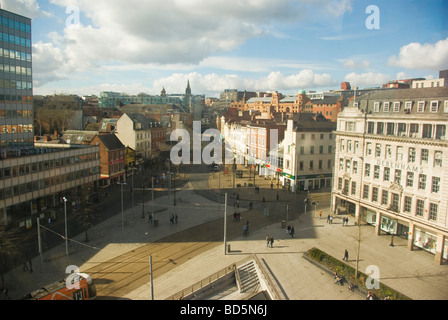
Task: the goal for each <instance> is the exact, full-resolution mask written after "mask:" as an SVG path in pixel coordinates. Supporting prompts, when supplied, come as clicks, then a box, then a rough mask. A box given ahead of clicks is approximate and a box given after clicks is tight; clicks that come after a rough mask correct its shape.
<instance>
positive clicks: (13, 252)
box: [0, 220, 20, 288]
mask: <svg viewBox="0 0 448 320" xmlns="http://www.w3.org/2000/svg"><path fill="white" fill-rule="evenodd" d="M19 243H20V238H19V235H18V230H17V229H14V228H12V229H11V228H10V226H9V225H8V223H7V222H6V221H5V220H0V273H1V279H2V287H3V288H4V287H5V279H4V273H5V271H6V258H7V257H9V258H11V257H15V256H17V255H18V254H19V253H20V251H19V249H20V245H18V244H19Z"/></svg>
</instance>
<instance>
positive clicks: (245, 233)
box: [243, 225, 247, 237]
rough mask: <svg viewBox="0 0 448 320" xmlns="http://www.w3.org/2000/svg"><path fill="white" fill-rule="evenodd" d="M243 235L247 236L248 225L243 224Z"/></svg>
mask: <svg viewBox="0 0 448 320" xmlns="http://www.w3.org/2000/svg"><path fill="white" fill-rule="evenodd" d="M243 236H245V237H247V225H244V226H243Z"/></svg>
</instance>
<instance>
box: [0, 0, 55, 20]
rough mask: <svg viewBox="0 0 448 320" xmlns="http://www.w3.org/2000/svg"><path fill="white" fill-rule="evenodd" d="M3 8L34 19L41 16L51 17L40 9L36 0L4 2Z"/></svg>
mask: <svg viewBox="0 0 448 320" xmlns="http://www.w3.org/2000/svg"><path fill="white" fill-rule="evenodd" d="M1 7H2V9H5V10H8V11H11V12H14V13H16V14H19V15H22V16H25V17H28V18H32V19H33V18H36V17H41V16H50V14H49V13H48V12H45V11H42V10H41V9H40V7H39V4H38V3H37V1H36V0H3V1H2V2H1Z"/></svg>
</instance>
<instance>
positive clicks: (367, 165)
mask: <svg viewBox="0 0 448 320" xmlns="http://www.w3.org/2000/svg"><path fill="white" fill-rule="evenodd" d="M365 175H366V177H370V163H366V169H365Z"/></svg>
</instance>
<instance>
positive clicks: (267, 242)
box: [266, 235, 274, 248]
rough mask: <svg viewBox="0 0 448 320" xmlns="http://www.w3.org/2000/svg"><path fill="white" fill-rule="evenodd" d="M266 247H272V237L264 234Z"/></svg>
mask: <svg viewBox="0 0 448 320" xmlns="http://www.w3.org/2000/svg"><path fill="white" fill-rule="evenodd" d="M266 247H271V248H274V237H270V236H269V235H267V236H266Z"/></svg>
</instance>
